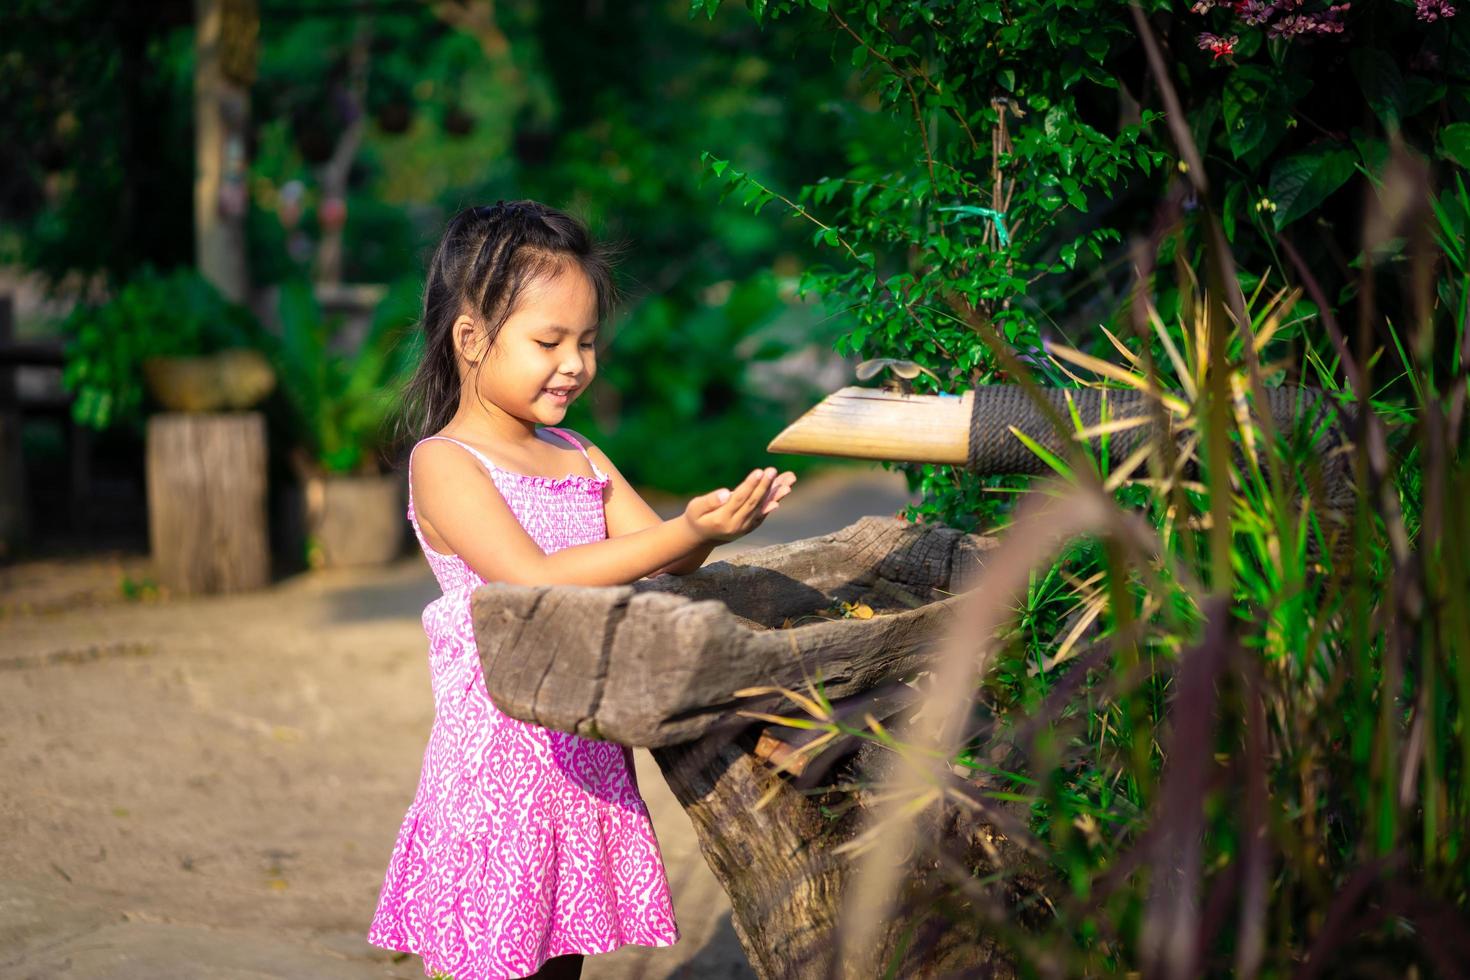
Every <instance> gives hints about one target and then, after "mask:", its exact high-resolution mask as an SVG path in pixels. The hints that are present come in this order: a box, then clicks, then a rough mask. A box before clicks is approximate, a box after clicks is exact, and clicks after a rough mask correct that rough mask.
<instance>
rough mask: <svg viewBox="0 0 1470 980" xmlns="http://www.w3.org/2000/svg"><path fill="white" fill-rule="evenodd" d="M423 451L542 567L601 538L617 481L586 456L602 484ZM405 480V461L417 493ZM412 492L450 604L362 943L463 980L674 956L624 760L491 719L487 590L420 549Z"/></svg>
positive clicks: (617, 752)
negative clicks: (601, 958) (659, 952)
mask: <svg viewBox="0 0 1470 980" xmlns="http://www.w3.org/2000/svg"><path fill="white" fill-rule="evenodd" d="M551 431H552V432H555V433H557V435H560V436H561V437H562V438H564V439H566V440H567V441H568V442H570V443H572V444H573V445H575V446H577V448H578V449H581V451H582V455H583V456H587V450H586V449H584V448H583V447H582V445H581V444H580V443H579V442H577V441H576V440H575V439H574V438H572V437H571V436H568V435H566V434H565V433H563V432H562V431H561V430H559V429H551ZM430 438H434V439H445V441H448V442H455V444H456V445H459V446H463V447H464V448H465V449H467V450H469V452H471V453H473V454H474V456H475V457H476V458H477V459H478V460H479V461H480V462H481V463H482V464H484V466H485V467H486V468H487V469H488V470H489V472H490V476H491V479H492V480H494V482H495V485H496V487H497V488H499V490H500V493H501V494H502V495H503V496H504V497H505V500H506V503H507V504H509V505H510V508H511V510H512V511H513V512H514V513H515V515H516V518H517V519H518V520H519V521H520V523H521V526H523V527H524V528H525V529H526V531H527V533H529V534H530V535H531V537H532V538H533V539H534V540H535V541H536V543H537V544H538V545H540V546H541V549H542V550H543V551H544V552H546V553H548V554H550V553H551V552H554V551H557V550H559V549H561V548H566V547H570V546H572V545H578V544H585V543H587V542H589V541H600V540H603V539H604V538H606V537H607V525H606V519H605V517H604V514H603V509H602V490H603V488H604V487H605V486H607V484H608V477H607V476H605V475H604V474H603V473H602V472H601V471H600V470H599V469H598V468H597V464H596V463H592V458H591V457H590V456H587V461H588V463H591V465H592V471H593V472H594V473H596V474H597V475H596V476H595V477H589V476H581V475H579V474H568V475H567V476H565V477H561V478H559V479H556V478H551V477H544V476H533V475H529V474H524V473H513V472H511V471H509V470H505V469H501V468H500V467H498V466H496V465H495V464H494V463H492V462H490V460H488V459H486V458H485V456H484V455H483V454H482V453H479V452H477V451H476V450H475V449H473V448H472V447H470V446H467V445H465V444H464V443H460V442H456V441H455V440H453V439H448V438H447V437H445V436H431V437H430ZM426 441H427V440H426ZM415 449H417V446H415ZM412 468H413V457H412V455H411V454H410V457H409V472H410V477H411V474H412ZM411 487H412V480H411V479H410V491H409V502H408V519H409V523H410V524H412V526H413V530H414V535H415V536H416V537H417V538H418V540H419V544H420V546H422V548H423V549H424V554H425V555H426V556H427V557H428V559H429V566H430V568H432V569H433V571H434V575H435V577H436V578H437V579H438V580H439V585H440V587H441V588H442V589H443V592H444V594H443V596H441V597H440V598H438V599H435V600H434V601H433V602H431V603H429V605H428V607H427V608H425V609H424V630H425V632H426V633H428V637H429V673H430V679H431V682H432V684H433V688H434V723H433V728H432V730H431V731H430V733H429V745H428V748H427V750H425V752H424V765H423V772H422V775H421V777H420V779H419V786H418V792H417V793H416V794H415V795H414V800H413V803H412V804H411V805H410V806H409V808H408V814H407V815H406V816H405V817H404V820H403V825H402V826H401V827H400V828H399V831H398V840H397V843H396V844H395V845H394V847H393V855H392V858H391V860H390V862H389V864H388V871H387V875H386V877H385V879H384V881H383V889H382V892H381V894H380V896H379V898H378V908H377V913H376V914H375V915H374V917H373V923H372V927H371V929H369V931H368V936H367V938H368V942H370V943H372V944H373V945H375V946H381V947H384V948H387V949H396V950H402V951H404V952H410V953H417V954H419V956H421V957H422V958H423V964H424V972H425V973H426V974H428V975H433V974H436V973H440V974H442V973H447V974H450V975H452V976H453V977H454V980H491V978H502V977H524V976H528V975H529V974H532V973H534V972H536V970H538V969H539V968H540V967H541V965H542V963H543V962H544V961H545V960H547V959H548V958H550V957H553V956H560V955H562V954H565V953H605V952H607V951H609V950H613V949H616V948H617V947H619V946H621V945H623V944H624V943H637V944H639V945H643V946H672V945H673V944H674V943H675V942H677V941H678V939H679V927H678V925H677V924H676V923H675V921H674V910H673V905H672V903H671V902H670V900H669V885H668V879H667V878H666V877H665V874H664V867H663V860H662V857H661V855H660V853H659V848H658V841H657V839H656V838H655V837H654V833H653V825H652V823H651V822H650V821H649V817H648V808H647V807H646V806H645V805H644V803H643V799H642V797H640V796H639V795H638V787H637V785H636V784H635V783H634V782H633V779H632V777H631V774H630V773H629V769H628V756H627V755H626V754H625V750H624V748H623V747H622V746H621V745H617V744H615V743H612V742H598V741H593V740H590V739H585V738H582V737H580V736H577V735H571V734H566V733H563V732H556V731H551V730H549V729H546V728H542V727H540V726H538V725H532V724H527V723H526V722H522V721H517V720H516V719H514V718H511V717H509V716H507V715H504V714H501V713H500V711H499V710H498V709H497V708H496V707H495V705H494V704H492V703H491V701H490V697H489V695H488V694H487V693H486V690H485V679H484V675H483V674H482V673H481V669H480V658H479V655H478V653H477V652H476V648H475V637H474V629H473V626H472V625H471V620H470V593H471V592H472V591H473V590H474V589H475V588H476V587H477V586H480V585H483V584H484V579H482V578H480V577H479V576H478V575H477V574H476V573H475V572H474V571H473V570H471V569H470V567H469V565H468V564H466V563H465V562H464V560H463V559H461V558H459V557H458V556H457V555H445V554H441V553H439V552H437V551H435V550H434V549H433V548H432V547H430V546H429V543H428V542H427V541H425V540H424V536H423V533H422V531H421V530H420V529H419V525H418V520H417V518H416V517H415V516H414V511H413V492H412V489H411Z"/></svg>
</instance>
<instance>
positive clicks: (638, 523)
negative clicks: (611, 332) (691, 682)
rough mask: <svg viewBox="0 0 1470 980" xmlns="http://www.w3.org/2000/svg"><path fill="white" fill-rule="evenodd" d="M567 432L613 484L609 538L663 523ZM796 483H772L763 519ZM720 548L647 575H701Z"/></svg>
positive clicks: (707, 544)
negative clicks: (701, 570) (700, 569)
mask: <svg viewBox="0 0 1470 980" xmlns="http://www.w3.org/2000/svg"><path fill="white" fill-rule="evenodd" d="M565 431H567V432H571V433H572V435H574V436H576V437H577V440H578V441H579V442H581V443H582V444H583V445H584V446H586V447H587V453H588V455H590V456H591V457H592V459H593V461H594V462H596V463H597V468H598V469H600V470H602V472H604V473H606V474H607V475H608V477H609V478H610V479H611V480H612V482H611V483H609V484H608V496H607V498H606V500H605V501H604V503H603V512H604V513H605V514H606V515H607V536H608V537H609V538H616V537H620V536H622V535H625V534H635V533H637V532H639V531H642V530H644V529H646V528H650V527H654V526H655V525H657V524H660V523H662V522H663V518H661V517H659V516H658V512H657V511H655V510H654V509H653V508H652V507H650V506H649V505H648V502H647V501H646V500H644V499H643V498H642V497H641V496H640V495H639V493H638V491H637V490H634V489H633V485H632V484H631V483H629V482H628V481H627V480H626V479H625V478H624V477H623V474H622V473H620V472H619V471H618V468H617V467H616V466H614V465H613V461H612V460H610V459H608V458H607V454H606V453H604V452H603V451H602V450H601V449H598V448H597V447H596V446H594V445H593V444H592V443H591V442H589V441H588V440H587V437H586V436H584V435H582V434H581V433H580V432H575V431H573V430H571V429H566V430H565ZM795 480H796V476H795V474H793V473H791V472H789V471H788V472H786V473H782V474H780V475H778V476H777V477H776V478H775V480H773V481H772V482H771V488H770V490H769V491H768V492H767V494H766V499H765V500H764V501H763V502H762V503H761V510H760V514H761V517H762V518H764V517H765V515H767V514H769V513H770V512H771V511H773V510H775V509H776V501H778V500H780V499H781V498H782V497H784V496H786V494H788V493H790V492H791V484H792V483H793V482H795ZM718 544H720V542H719V541H704V542H702V543H700V544H697V545H695V546H694V547H693V548H692V549H691V550H690V551H688V552H687V553H685V554H684V555H682V556H680V557H679V558H677V559H675V560H674V561H672V562H670V563H669V564H667V565H665V566H663V567H662V568H656V569H654V570H653V571H651V572H649V573H648V575H649V577H652V576H654V575H658V574H659V573H660V572H668V573H669V574H671V575H688V574H689V573H690V572H693V571H698V570H699V568H700V567H701V566H703V565H704V562H705V559H706V558H708V557H709V553H710V552H711V551H713V550H714V549H715V546H716V545H718Z"/></svg>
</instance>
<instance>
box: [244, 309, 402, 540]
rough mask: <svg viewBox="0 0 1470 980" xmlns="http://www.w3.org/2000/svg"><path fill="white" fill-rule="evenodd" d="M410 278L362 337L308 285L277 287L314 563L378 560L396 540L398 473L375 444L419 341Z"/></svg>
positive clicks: (280, 360)
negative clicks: (347, 327)
mask: <svg viewBox="0 0 1470 980" xmlns="http://www.w3.org/2000/svg"><path fill="white" fill-rule="evenodd" d="M416 307H417V291H416V289H415V285H414V284H413V283H412V282H408V281H406V282H404V283H401V284H400V285H399V286H397V287H395V288H392V289H389V290H388V291H387V293H386V294H385V295H384V297H383V298H382V300H381V301H379V302H378V304H377V307H376V309H375V310H374V311H373V314H372V317H371V319H370V320H369V321H368V323H367V326H366V329H365V330H363V331H361V336H360V337H354V336H351V333H352V331H350V330H345V329H344V317H342V316H341V315H337V314H333V315H326V314H324V313H323V311H322V306H321V303H320V302H319V301H318V300H317V297H316V295H315V293H314V292H313V289H312V287H311V286H310V285H309V284H308V283H306V282H302V281H296V282H289V283H286V284H284V285H282V287H281V291H280V299H279V304H278V307H277V309H278V313H279V320H280V335H279V338H278V341H277V343H276V345H275V350H274V353H273V360H274V362H275V366H276V373H277V375H278V376H279V378H280V385H281V391H282V393H283V395H284V396H285V401H286V402H287V404H288V406H289V409H290V418H291V422H290V424H291V428H292V432H293V436H294V437H295V438H296V439H297V442H296V446H295V447H294V449H293V450H292V452H291V462H292V466H293V468H294V469H295V471H296V474H297V477H298V480H299V481H300V487H301V494H302V503H303V516H304V521H305V529H306V560H307V564H309V565H310V566H311V567H313V568H330V567H339V566H347V565H375V564H383V563H385V562H388V561H391V560H392V559H393V558H395V557H397V555H398V553H399V550H400V548H401V545H402V541H403V528H404V526H405V522H404V519H403V481H402V479H401V478H400V477H399V476H398V475H396V474H392V473H388V472H386V467H385V466H384V459H383V452H384V449H385V447H386V445H387V442H388V432H387V428H388V422H389V419H390V416H391V414H392V412H393V409H394V405H395V402H396V396H397V392H398V388H399V385H400V383H401V381H402V380H403V379H404V378H405V377H406V376H407V372H408V371H409V370H410V369H411V367H412V365H413V363H414V359H415V357H416V356H417V353H418V351H417V348H416V346H415V344H414V343H413V339H414V338H413V337H412V336H411V331H410V330H409V328H410V327H411V326H412V325H413V324H414V322H415V321H416V319H417V310H416Z"/></svg>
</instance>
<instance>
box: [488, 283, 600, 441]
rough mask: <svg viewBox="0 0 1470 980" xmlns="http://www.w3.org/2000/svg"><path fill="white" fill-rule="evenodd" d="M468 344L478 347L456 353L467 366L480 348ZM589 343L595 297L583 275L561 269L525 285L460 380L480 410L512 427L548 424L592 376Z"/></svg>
mask: <svg viewBox="0 0 1470 980" xmlns="http://www.w3.org/2000/svg"><path fill="white" fill-rule="evenodd" d="M461 319H462V320H463V319H465V318H463V317H462V318H461ZM473 336H474V337H478V342H476V341H474V340H473V339H471V342H470V344H468V345H467V346H466V347H464V348H462V351H463V353H464V354H466V355H468V356H469V357H470V358H471V359H473V358H474V357H476V356H477V354H478V352H479V350H480V348H482V347H483V345H484V340H483V334H482V333H477V334H475V335H473ZM596 342H597V296H596V293H595V292H594V291H593V288H592V283H591V282H590V281H589V280H588V278H587V276H586V275H585V274H584V273H582V272H581V271H580V270H578V269H575V268H572V269H568V270H566V271H564V272H562V273H561V274H560V275H557V276H556V277H555V278H552V279H543V280H541V281H539V282H535V283H531V284H528V285H527V287H526V289H525V291H524V292H522V294H521V296H520V300H519V308H518V309H517V310H516V311H515V312H514V313H512V314H511V315H510V317H509V319H507V320H506V321H505V323H504V324H503V325H502V326H501V328H500V333H499V334H497V335H496V337H495V343H494V344H493V345H492V346H491V348H490V350H489V351H488V352H487V355H486V356H485V357H484V359H483V360H482V361H481V363H480V364H479V370H478V371H476V370H474V369H473V368H472V369H471V370H470V372H469V374H468V376H467V377H466V380H467V381H468V382H469V383H471V384H474V385H475V386H476V388H477V389H478V394H479V398H480V400H481V401H482V402H484V403H485V404H489V405H495V406H498V407H499V408H500V409H502V410H503V411H505V412H507V413H508V414H510V415H513V416H515V417H517V418H520V419H525V420H531V421H535V422H539V423H542V424H555V423H557V422H560V421H561V420H562V418H564V417H565V416H566V412H567V407H568V406H569V405H571V403H572V402H573V401H574V400H576V399H577V398H578V397H580V396H581V394H582V392H584V391H586V390H587V385H588V384H590V383H591V381H592V378H593V376H594V375H596V373H597V355H596ZM562 392H565V394H562Z"/></svg>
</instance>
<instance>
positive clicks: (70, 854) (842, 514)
mask: <svg viewBox="0 0 1470 980" xmlns="http://www.w3.org/2000/svg"><path fill="white" fill-rule="evenodd" d="M905 499H906V497H905V493H904V485H903V480H902V477H901V476H900V475H899V474H896V473H888V472H884V471H882V470H877V469H875V470H872V471H868V472H853V471H847V472H840V473H832V474H827V475H822V476H816V477H813V478H810V479H808V480H806V481H803V483H802V484H800V485H799V487H798V491H797V492H796V493H795V494H793V495H792V496H791V497H790V498H789V499H788V501H787V502H786V503H784V504H783V506H782V508H781V510H779V511H778V512H777V513H776V515H774V516H773V517H771V518H770V519H768V520H767V521H766V523H765V524H764V525H763V526H762V528H761V529H760V530H759V532H757V534H756V535H752V536H751V537H749V538H746V539H744V540H743V541H741V542H738V543H737V544H735V545H731V546H727V547H725V548H722V549H719V550H717V551H716V552H715V553H714V555H712V556H711V557H712V560H717V559H719V558H721V557H725V556H728V555H730V554H735V553H738V552H739V551H740V550H743V548H745V547H756V546H760V545H764V544H768V543H772V542H776V541H786V540H794V539H796V538H801V537H808V536H811V535H816V534H822V533H825V532H827V531H831V530H836V529H838V528H840V527H843V526H846V525H847V524H848V523H850V522H851V521H852V520H855V519H856V518H857V517H858V516H861V515H862V514H884V513H892V512H894V511H895V510H896V509H897V508H898V507H900V506H902V504H903V503H904V501H905ZM659 506H660V509H661V511H662V512H664V513H669V512H670V508H671V507H678V506H682V505H680V504H677V503H673V502H670V504H665V505H659ZM145 567H146V563H145V562H143V561H142V560H141V559H136V558H134V559H125V560H122V561H121V562H119V561H117V560H98V561H93V562H72V563H67V564H64V565H58V564H56V563H37V564H35V565H30V566H24V565H23V566H12V567H10V568H7V569H0V772H3V773H4V774H5V782H4V792H3V794H0V841H3V844H0V977H5V978H11V977H14V978H31V977H36V978H41V977H58V976H64V977H87V978H91V977H96V978H102V977H107V978H119V980H132V978H139V980H141V978H148V980H157V978H168V977H190V978H196V977H197V978H230V980H234V978H241V980H243V978H261V977H291V978H296V977H303V978H305V977H312V978H337V977H342V978H367V977H402V978H413V977H420V976H422V975H423V974H422V969H421V967H420V965H419V961H418V959H417V958H416V957H411V956H395V955H394V954H390V953H387V952H385V951H382V950H377V949H375V948H374V947H371V946H369V945H368V944H367V943H366V942H365V941H364V940H363V938H362V934H363V932H364V930H365V929H366V927H367V923H368V921H369V919H370V918H371V915H372V910H373V907H374V904H375V902H376V900H377V894H378V888H379V886H380V885H381V882H382V874H383V868H384V865H385V862H386V860H387V856H388V853H389V850H390V848H391V846H392V843H393V836H394V834H395V832H396V831H397V828H398V822H399V820H400V819H401V818H402V815H403V812H404V809H405V808H406V807H407V806H408V803H409V801H410V799H411V798H412V796H413V791H414V787H415V784H416V781H417V777H418V771H419V763H420V758H421V755H422V752H423V747H424V742H425V738H426V736H427V732H428V728H429V721H430V718H431V716H432V702H431V700H430V694H429V684H428V670H427V664H426V662H425V658H424V638H423V631H422V627H421V625H420V623H419V614H420V612H421V610H422V608H423V606H424V604H425V603H426V602H427V601H428V600H429V599H430V598H432V597H433V596H434V595H435V594H436V592H435V588H434V583H433V580H432V578H431V577H430V576H429V574H428V570H427V567H426V566H425V564H424V562H423V560H422V558H421V557H419V556H414V557H412V558H409V559H405V560H404V561H401V562H399V563H397V564H395V565H393V566H391V567H389V568H386V569H377V570H372V571H356V572H350V573H349V572H333V573H316V574H311V575H302V576H298V577H295V578H292V579H289V580H287V581H284V582H281V583H278V584H277V585H275V586H273V587H272V588H270V589H268V590H265V591H262V592H258V593H253V594H250V595H245V596H234V597H221V598H212V599H196V600H188V601H163V602H147V601H143V602H137V601H132V602H130V601H123V600H121V599H120V598H119V595H120V590H119V589H118V585H117V583H118V580H119V577H120V576H121V575H125V574H126V575H131V576H133V577H136V576H138V575H139V574H141V571H142V569H144V568H145ZM636 757H637V762H638V782H639V785H640V787H641V788H642V791H643V794H644V797H645V798H646V799H647V801H648V804H649V807H650V810H651V811H652V813H653V822H654V827H655V830H656V832H657V833H658V837H659V842H660V846H661V848H662V850H663V855H664V862H665V865H666V867H667V869H668V872H669V878H670V883H671V885H672V888H673V892H674V903H675V911H676V914H677V916H678V920H679V923H680V927H681V930H682V932H683V939H682V940H681V941H680V943H679V944H678V945H677V946H675V947H672V948H670V949H646V948H643V947H636V946H628V947H624V948H623V949H621V950H617V951H615V952H612V953H608V954H605V955H602V956H595V957H591V958H589V959H588V961H587V967H586V969H585V970H584V973H583V976H584V977H585V978H586V980H633V978H654V980H656V978H665V977H669V978H672V977H687V978H701V980H704V978H712V980H720V978H743V977H748V976H751V973H750V970H749V967H748V966H747V965H746V963H745V958H744V955H743V954H742V952H741V950H740V947H739V945H738V943H737V942H736V939H735V935H734V932H733V930H732V928H731V926H730V921H729V906H728V903H727V902H726V899H725V896H724V893H723V892H722V891H721V890H720V888H719V886H718V885H717V884H716V882H715V880H714V877H713V876H712V875H711V873H710V871H709V869H708V868H707V867H706V865H705V863H704V860H703V858H702V857H701V855H700V854H699V850H698V847H697V845H696V843H695V840H694V834H693V831H692V830H691V828H690V825H689V821H688V818H687V817H686V816H685V815H684V813H683V811H682V810H681V809H680V808H679V806H678V804H677V803H676V802H675V801H674V800H673V798H672V796H671V795H670V793H669V791H668V789H667V787H666V786H665V784H664V782H663V779H662V777H661V775H660V774H659V772H658V769H657V767H656V766H655V765H654V764H653V761H652V759H651V757H650V756H649V755H648V753H647V752H643V751H639V752H637V753H636Z"/></svg>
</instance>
